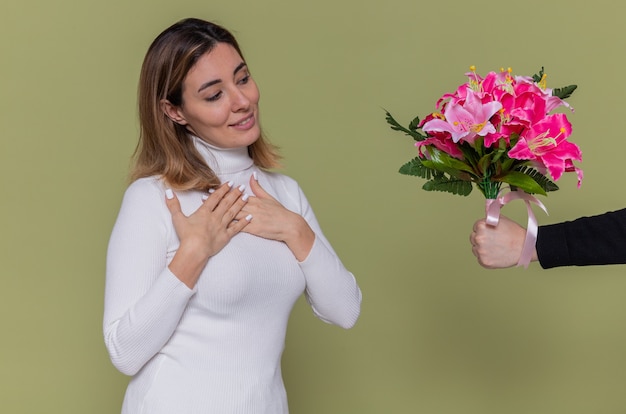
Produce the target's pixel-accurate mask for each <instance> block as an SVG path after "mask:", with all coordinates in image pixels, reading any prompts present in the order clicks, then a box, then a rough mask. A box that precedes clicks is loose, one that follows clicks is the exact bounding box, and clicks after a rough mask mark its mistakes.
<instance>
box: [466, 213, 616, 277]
mask: <svg viewBox="0 0 626 414" xmlns="http://www.w3.org/2000/svg"><path fill="white" fill-rule="evenodd" d="M525 238H526V230H525V229H524V228H523V227H521V226H520V225H519V224H517V223H515V222H514V221H512V220H510V219H509V218H507V217H504V216H501V217H500V221H499V223H498V225H497V226H489V225H487V223H486V222H485V220H484V219H481V220H478V221H476V223H474V228H473V230H472V233H471V234H470V243H472V252H473V253H474V255H475V256H476V257H477V258H478V263H480V264H481V266H483V267H486V268H488V269H496V268H506V267H511V266H514V265H515V264H516V263H517V261H518V260H519V258H520V255H521V253H522V248H523V246H524V240H525ZM625 245H626V209H622V210H618V211H611V212H607V213H604V214H599V215H596V216H591V217H580V218H578V219H576V220H573V221H565V222H562V223H557V224H551V225H548V226H540V227H539V229H538V231H537V241H536V243H535V249H534V251H533V253H532V260H533V261H539V264H540V265H541V267H542V268H544V269H548V268H553V267H560V266H589V265H608V264H625V263H626V248H624V246H625Z"/></svg>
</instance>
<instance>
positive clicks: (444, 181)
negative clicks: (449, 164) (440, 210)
mask: <svg viewBox="0 0 626 414" xmlns="http://www.w3.org/2000/svg"><path fill="white" fill-rule="evenodd" d="M422 188H423V189H424V190H426V191H443V192H447V193H452V194H457V195H462V196H467V195H469V194H470V193H471V192H472V183H471V182H469V181H464V180H459V179H455V178H448V177H446V176H444V175H441V176H437V177H435V178H433V179H432V180H430V181H428V182H426V183H424V185H423V186H422Z"/></svg>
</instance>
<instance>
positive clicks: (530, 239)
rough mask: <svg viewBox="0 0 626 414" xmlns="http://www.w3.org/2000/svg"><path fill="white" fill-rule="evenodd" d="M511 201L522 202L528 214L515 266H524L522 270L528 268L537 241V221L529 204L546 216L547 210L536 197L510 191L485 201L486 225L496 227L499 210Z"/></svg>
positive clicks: (517, 191)
mask: <svg viewBox="0 0 626 414" xmlns="http://www.w3.org/2000/svg"><path fill="white" fill-rule="evenodd" d="M513 200H524V203H525V204H526V211H527V212H528V225H527V226H526V238H525V239H524V247H523V248H522V254H521V255H520V258H519V261H518V262H517V266H524V268H528V264H529V263H530V259H531V258H532V252H533V248H534V247H535V242H536V241H537V229H538V226H537V219H536V218H535V215H534V214H533V209H532V208H531V205H530V203H534V204H536V205H538V206H539V207H540V208H541V209H542V210H543V211H544V212H545V213H546V214H548V210H547V209H546V207H545V206H544V205H543V203H541V201H539V200H538V199H537V198H536V197H534V196H532V195H530V194H528V193H525V192H524V191H520V190H512V191H510V192H508V193H506V194H504V195H502V191H501V192H500V194H498V197H496V198H495V199H487V200H486V203H485V212H486V215H487V217H486V219H485V221H486V222H487V224H488V225H490V226H494V227H495V226H497V225H498V221H499V220H500V209H501V208H502V207H504V206H505V205H506V204H508V203H510V202H511V201H513Z"/></svg>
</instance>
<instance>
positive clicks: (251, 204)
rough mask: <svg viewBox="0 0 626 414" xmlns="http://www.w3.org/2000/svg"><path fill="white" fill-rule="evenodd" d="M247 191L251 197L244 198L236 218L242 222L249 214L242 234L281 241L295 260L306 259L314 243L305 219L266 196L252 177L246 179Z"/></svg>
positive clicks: (313, 237) (311, 231)
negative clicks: (249, 190)
mask: <svg viewBox="0 0 626 414" xmlns="http://www.w3.org/2000/svg"><path fill="white" fill-rule="evenodd" d="M250 189H251V190H252V192H253V193H254V195H255V197H250V198H249V199H248V202H247V204H246V205H245V206H244V208H243V209H242V210H241V211H240V212H239V215H238V216H237V219H238V220H242V219H244V218H245V217H246V216H247V215H248V214H250V215H252V220H251V221H250V223H249V224H248V225H247V226H246V227H245V228H244V229H243V231H244V232H245V233H250V234H254V235H255V236H259V237H263V238H266V239H270V240H278V241H282V242H285V244H287V247H289V249H290V250H291V252H292V253H293V255H294V256H295V257H296V259H297V260H298V261H303V260H304V259H306V258H307V256H308V255H309V252H310V251H311V248H312V247H313V242H314V241H315V233H314V232H313V230H312V229H311V227H309V224H308V223H307V222H306V220H304V218H303V217H302V216H301V215H299V214H297V213H294V212H293V211H290V210H288V209H286V208H285V207H284V206H283V205H282V204H280V203H279V202H278V201H277V200H276V199H275V198H274V197H272V196H271V195H269V194H268V193H267V192H266V191H265V190H264V189H263V188H262V187H261V186H260V185H259V182H258V181H257V180H256V179H255V178H254V177H251V178H250Z"/></svg>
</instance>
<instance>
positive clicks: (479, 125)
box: [422, 88, 502, 144]
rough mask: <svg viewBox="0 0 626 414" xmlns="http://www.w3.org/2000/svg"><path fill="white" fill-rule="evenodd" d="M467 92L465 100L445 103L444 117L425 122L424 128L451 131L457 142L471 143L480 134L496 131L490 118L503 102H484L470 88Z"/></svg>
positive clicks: (425, 129)
mask: <svg viewBox="0 0 626 414" xmlns="http://www.w3.org/2000/svg"><path fill="white" fill-rule="evenodd" d="M466 92H467V96H466V99H465V102H463V103H461V102H460V101H459V102H457V104H456V105H445V110H444V114H443V115H444V119H438V118H434V119H432V120H430V121H428V122H426V123H424V125H423V127H422V130H423V131H425V132H427V133H436V132H449V133H450V135H451V136H452V141H454V142H455V143H458V142H459V141H461V140H463V141H465V142H469V143H470V144H471V143H473V142H474V139H475V138H476V136H478V135H479V136H485V135H487V134H490V133H494V132H496V129H495V127H494V126H493V124H492V123H491V122H490V121H489V120H490V118H491V117H492V116H493V115H494V114H495V113H496V112H498V111H499V110H500V109H501V108H502V104H501V103H500V102H496V101H492V102H487V103H484V104H483V103H482V102H481V100H480V98H479V97H478V96H476V94H475V93H474V92H473V91H471V90H470V89H469V88H468V89H467V90H466Z"/></svg>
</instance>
